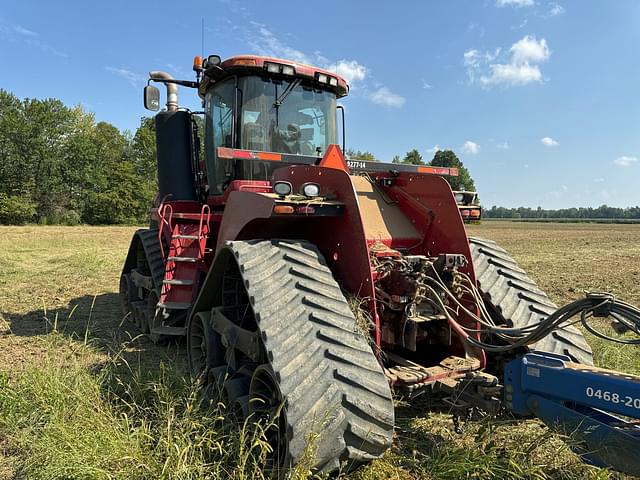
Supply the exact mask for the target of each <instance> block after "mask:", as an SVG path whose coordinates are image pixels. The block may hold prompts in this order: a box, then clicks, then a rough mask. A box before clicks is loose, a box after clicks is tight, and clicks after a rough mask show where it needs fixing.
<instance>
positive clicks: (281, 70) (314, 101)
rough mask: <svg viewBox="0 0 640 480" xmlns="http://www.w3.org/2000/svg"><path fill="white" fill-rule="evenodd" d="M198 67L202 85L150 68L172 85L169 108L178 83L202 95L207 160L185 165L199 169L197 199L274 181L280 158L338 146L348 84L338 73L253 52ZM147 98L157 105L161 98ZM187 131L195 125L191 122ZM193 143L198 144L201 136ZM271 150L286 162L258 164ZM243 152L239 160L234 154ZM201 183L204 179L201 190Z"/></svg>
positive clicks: (296, 159)
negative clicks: (235, 184) (237, 184)
mask: <svg viewBox="0 0 640 480" xmlns="http://www.w3.org/2000/svg"><path fill="white" fill-rule="evenodd" d="M194 70H195V71H196V74H197V76H198V81H197V82H185V81H178V80H173V79H167V78H166V76H163V77H162V78H161V77H160V76H159V75H156V78H154V75H153V74H154V73H156V74H157V73H161V72H152V74H151V78H152V80H154V81H161V82H163V83H165V84H166V85H167V88H168V92H167V110H168V111H170V110H171V109H172V107H173V105H172V104H171V103H170V100H171V97H172V95H171V92H169V88H170V87H172V88H173V89H175V84H176V83H177V84H178V85H183V86H192V87H195V88H197V89H198V93H199V95H200V98H201V99H202V103H203V106H204V112H203V113H204V152H203V157H204V158H202V159H197V160H193V159H192V161H191V162H186V163H187V164H189V163H190V164H191V166H192V170H194V171H198V172H199V179H198V178H196V179H195V181H196V185H195V190H200V191H202V192H203V194H202V195H198V196H201V197H206V196H207V195H214V196H215V195H220V194H222V193H223V192H224V191H225V190H226V189H227V187H228V186H229V184H230V183H231V182H232V181H234V180H253V181H256V180H262V181H269V180H270V179H271V175H272V173H273V171H274V170H275V169H276V168H278V167H281V166H282V163H285V164H286V163H290V164H300V163H303V164H310V163H315V162H316V161H317V159H318V158H322V157H323V156H324V154H325V153H326V152H327V149H328V148H329V145H331V144H335V143H336V141H337V127H336V125H337V121H336V120H337V118H336V113H337V108H338V106H337V105H336V100H337V99H338V98H341V97H343V96H345V95H347V93H348V86H347V83H346V82H345V80H343V79H342V78H340V77H338V76H337V75H336V74H335V73H332V72H329V71H326V70H323V69H319V68H316V67H312V66H309V65H303V64H300V63H296V62H291V61H287V60H280V59H277V58H271V57H262V56H253V55H251V56H249V55H243V56H236V57H232V58H229V59H227V60H225V61H221V60H220V57H218V56H217V55H211V56H209V57H207V58H206V59H205V60H204V61H202V60H197V61H196V62H194ZM163 75H166V74H163ZM186 84H188V85H186ZM147 88H150V87H147ZM151 88H154V87H151ZM146 99H147V95H145V100H146ZM145 103H150V106H151V107H153V106H156V109H157V106H158V105H159V100H158V99H157V98H156V99H155V100H154V101H150V102H145ZM175 104H176V105H177V93H176V99H175ZM152 109H153V108H152ZM163 113H164V112H163ZM181 123H184V124H185V125H187V124H189V122H181ZM343 125H344V122H343ZM196 127H197V125H196ZM190 128H191V129H193V125H190ZM161 133H162V132H161ZM170 133H171V134H170V135H167V136H166V137H167V138H176V137H182V138H192V139H193V138H194V135H193V132H187V133H184V132H182V134H178V135H176V133H178V132H173V131H172V132H170ZM343 138H344V132H343ZM195 142H196V143H200V139H199V137H198V139H196V140H195ZM165 150H166V149H165ZM191 150H192V156H193V155H199V154H201V152H200V150H201V149H199V148H198V149H197V150H198V151H195V149H194V148H191ZM238 151H240V152H242V153H238ZM230 152H232V153H231V154H230ZM258 152H260V154H259V153H258ZM269 154H279V155H280V156H279V157H278V158H279V159H280V160H281V161H280V162H265V161H261V160H264V159H267V158H268V157H269ZM238 155H240V156H242V159H239V158H236V157H237V156H238ZM247 155H249V158H247ZM271 157H273V156H271ZM252 158H253V159H254V160H252ZM274 158H275V157H273V158H269V159H272V160H273V159H274ZM247 160H248V161H247ZM173 162H175V156H174V160H173ZM183 163H185V162H183ZM170 170H173V169H170ZM161 183H162V182H161ZM197 183H201V185H200V188H198V185H197ZM172 184H173V185H174V189H175V178H172ZM205 191H206V193H204V192H205Z"/></svg>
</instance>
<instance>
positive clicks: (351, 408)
mask: <svg viewBox="0 0 640 480" xmlns="http://www.w3.org/2000/svg"><path fill="white" fill-rule="evenodd" d="M226 248H228V249H230V250H231V251H232V253H233V255H234V256H235V258H236V259H237V263H238V266H239V270H240V272H241V275H242V278H243V280H244V283H245V286H246V287H247V291H248V293H249V301H250V302H251V305H252V307H253V311H254V314H255V318H256V319H257V321H258V326H259V328H260V331H261V334H262V339H263V341H264V346H265V349H266V353H267V356H268V358H269V361H270V364H271V366H272V368H273V370H274V372H275V374H276V378H277V379H278V381H279V383H280V390H281V393H282V395H283V398H284V399H285V408H286V414H287V422H288V428H287V430H288V431H287V437H288V439H289V453H290V457H291V458H290V459H289V460H290V462H291V463H292V464H295V463H296V462H297V461H298V460H299V459H300V458H301V457H302V455H303V453H304V450H305V446H306V442H307V439H308V438H312V436H313V434H318V433H320V434H321V435H319V437H318V438H317V439H316V440H315V441H314V443H313V447H312V448H314V451H315V460H316V465H315V468H316V469H317V470H320V471H323V472H331V471H334V470H336V469H338V468H339V467H340V464H341V463H342V462H345V463H344V464H343V471H345V470H347V471H348V470H350V469H352V468H355V467H356V466H357V465H359V464H360V463H362V462H364V461H369V460H372V459H374V458H377V457H379V456H381V455H382V454H383V453H384V452H385V451H386V450H387V449H388V448H389V447H390V446H391V442H392V438H393V425H394V410H393V401H392V397H391V389H390V387H389V383H388V381H387V379H386V378H385V376H384V373H383V371H382V368H381V367H380V365H379V364H378V361H377V360H376V357H375V356H374V354H373V352H372V351H371V348H370V347H369V345H368V343H367V340H366V339H365V338H364V337H363V336H362V335H360V334H358V333H356V332H355V319H354V316H353V313H352V312H351V310H350V309H349V306H348V304H347V302H346V300H345V298H344V295H343V294H342V292H341V290H340V287H339V286H338V284H337V283H336V281H335V280H334V278H333V276H332V274H331V270H329V268H328V267H327V265H326V263H325V261H324V258H323V257H322V254H321V253H320V252H319V251H318V250H317V248H316V247H315V246H314V245H312V244H310V243H307V242H303V241H290V240H269V241H249V242H240V241H236V242H228V243H227V246H226Z"/></svg>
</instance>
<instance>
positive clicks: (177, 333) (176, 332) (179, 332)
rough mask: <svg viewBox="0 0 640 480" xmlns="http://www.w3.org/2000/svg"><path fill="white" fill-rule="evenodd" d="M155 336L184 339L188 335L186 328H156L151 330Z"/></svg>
mask: <svg viewBox="0 0 640 480" xmlns="http://www.w3.org/2000/svg"><path fill="white" fill-rule="evenodd" d="M151 333H152V334H153V335H167V336H172V337H182V336H184V335H185V334H186V333H187V329H186V328H185V327H165V326H161V327H155V328H153V329H152V330H151Z"/></svg>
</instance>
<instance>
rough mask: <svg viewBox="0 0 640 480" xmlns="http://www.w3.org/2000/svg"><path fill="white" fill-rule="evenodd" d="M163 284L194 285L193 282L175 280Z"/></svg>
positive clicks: (164, 281)
mask: <svg viewBox="0 0 640 480" xmlns="http://www.w3.org/2000/svg"><path fill="white" fill-rule="evenodd" d="M162 283H164V284H165V285H193V280H179V279H176V278H174V279H172V280H163V281H162Z"/></svg>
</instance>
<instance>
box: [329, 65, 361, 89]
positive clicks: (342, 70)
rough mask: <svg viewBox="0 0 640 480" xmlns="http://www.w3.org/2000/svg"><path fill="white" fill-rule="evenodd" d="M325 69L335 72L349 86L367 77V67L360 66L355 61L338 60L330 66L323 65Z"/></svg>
mask: <svg viewBox="0 0 640 480" xmlns="http://www.w3.org/2000/svg"><path fill="white" fill-rule="evenodd" d="M325 68H327V69H329V70H332V71H334V72H336V73H337V74H338V75H340V76H341V77H342V78H344V79H345V80H346V81H347V83H348V84H349V85H352V84H353V83H355V82H361V81H363V80H364V79H365V78H366V77H367V73H368V70H367V67H365V66H364V65H361V64H360V63H358V62H357V61H356V60H339V61H338V62H337V63H335V64H334V65H332V66H327V65H325Z"/></svg>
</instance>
